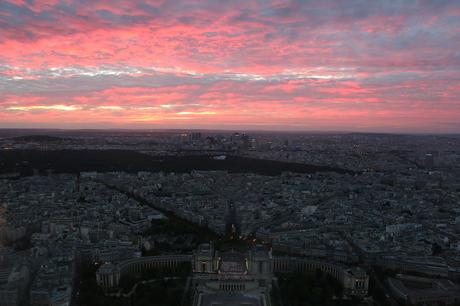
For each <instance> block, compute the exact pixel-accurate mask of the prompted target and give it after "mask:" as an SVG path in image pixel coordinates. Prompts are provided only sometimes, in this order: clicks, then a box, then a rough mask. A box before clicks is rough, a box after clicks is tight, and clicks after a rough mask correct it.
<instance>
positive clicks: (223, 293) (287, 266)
mask: <svg viewBox="0 0 460 306" xmlns="http://www.w3.org/2000/svg"><path fill="white" fill-rule="evenodd" d="M186 263H190V264H191V266H192V272H193V281H192V290H193V305H196V306H207V305H214V304H216V303H220V305H238V304H243V305H248V306H252V305H254V306H270V292H271V289H272V283H273V279H274V278H273V277H274V273H287V272H295V271H299V272H315V271H316V270H320V271H322V272H323V273H326V274H328V275H330V276H332V277H334V278H335V279H337V280H338V281H339V282H340V283H341V284H342V286H343V287H344V292H345V293H346V294H348V295H356V296H365V295H367V291H368V286H369V276H368V274H367V273H366V272H365V271H364V270H362V269H360V268H349V267H346V266H344V265H342V264H337V263H331V262H325V261H320V260H315V259H311V258H298V257H289V256H286V257H273V256H272V254H271V251H268V250H267V249H266V248H265V247H263V246H261V245H258V246H254V247H252V248H251V249H249V250H247V251H245V252H238V251H234V250H231V251H227V252H221V251H219V250H216V249H214V247H213V245H212V244H202V245H200V246H199V247H198V249H197V250H195V251H194V252H193V254H192V255H162V256H149V257H141V258H134V259H129V260H125V261H122V262H120V263H118V264H111V263H106V264H104V265H102V266H101V267H100V268H99V270H98V271H97V273H96V278H97V283H98V285H99V286H101V287H104V288H107V289H109V288H117V287H118V286H119V284H120V279H121V278H122V277H124V276H127V275H129V274H136V273H142V272H143V271H148V270H168V271H171V272H174V271H177V269H178V268H179V267H180V266H181V265H182V264H186Z"/></svg>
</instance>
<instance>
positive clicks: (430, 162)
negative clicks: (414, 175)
mask: <svg viewBox="0 0 460 306" xmlns="http://www.w3.org/2000/svg"><path fill="white" fill-rule="evenodd" d="M424 164H425V168H426V169H433V168H434V156H433V154H431V153H428V154H425V160H424Z"/></svg>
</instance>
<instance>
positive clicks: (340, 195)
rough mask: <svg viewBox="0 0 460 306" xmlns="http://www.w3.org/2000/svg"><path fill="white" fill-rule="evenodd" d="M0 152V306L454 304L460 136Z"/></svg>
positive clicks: (31, 146) (76, 139)
mask: <svg viewBox="0 0 460 306" xmlns="http://www.w3.org/2000/svg"><path fill="white" fill-rule="evenodd" d="M30 133H32V134H30ZM45 133H46V136H44V134H45ZM23 134H26V135H27V136H24V135H23ZM0 146H1V148H2V150H1V151H0V165H1V169H2V173H1V177H0V178H1V184H0V195H1V198H0V201H1V203H2V210H1V211H2V223H1V231H0V233H1V237H0V238H1V241H2V244H3V247H2V249H1V260H2V265H1V271H2V273H1V275H2V278H1V283H0V284H1V287H0V289H1V290H0V300H1V301H2V305H25V303H26V304H30V305H73V304H75V305H215V304H216V303H222V305H406V304H407V305H408V304H411V305H412V304H414V305H415V304H423V305H434V304H436V305H438V304H439V305H441V304H442V305H445V304H446V305H447V304H449V305H450V304H452V305H455V304H456V303H458V301H459V300H460V291H459V287H458V283H457V282H458V280H459V279H460V256H459V255H460V241H459V239H458V235H459V233H460V208H459V207H458V203H459V201H460V181H459V179H458V178H459V177H460V167H459V161H460V136H456V135H436V136H433V135H392V134H360V133H309V134H308V133H279V132H278V133H275V132H273V133H269V132H263V133H262V132H259V133H245V132H218V131H217V132H206V131H191V132H186V131H180V132H178V131H160V132H155V131H136V132H132V131H63V130H54V131H51V130H44V131H40V130H33V131H29V130H25V131H24V130H3V131H2V133H1V139H0ZM76 152H77V154H78V155H79V156H81V159H79V158H78V157H76V156H75V154H76ZM99 155H100V156H102V158H101V157H99ZM37 156H38V157H37ZM47 156H48V157H47ZM107 157H110V158H109V159H107ZM130 159H133V160H130ZM136 161H137V162H136ZM62 163H63V164H62ZM67 163H70V164H69V165H68V166H66V165H67ZM259 163H260V164H259ZM113 165H120V168H119V169H112V168H107V167H112V166H113ZM66 167H67V168H66ZM159 292H161V295H159ZM302 292H305V295H304V294H302Z"/></svg>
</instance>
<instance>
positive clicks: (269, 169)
mask: <svg viewBox="0 0 460 306" xmlns="http://www.w3.org/2000/svg"><path fill="white" fill-rule="evenodd" d="M34 169H36V170H38V171H39V173H46V171H47V170H52V171H53V172H55V173H78V172H81V171H98V172H109V171H125V172H137V171H164V172H177V173H186V172H190V171H192V170H207V171H209V170H227V171H229V172H231V173H258V174H263V175H279V174H281V173H282V172H285V171H290V172H295V173H315V172H325V171H331V172H337V173H350V174H352V173H353V172H352V171H349V170H344V169H340V168H336V167H326V166H314V165H307V164H298V163H288V162H281V161H272V160H263V159H254V158H246V157H240V156H227V158H226V159H225V160H215V159H213V158H212V156H208V155H198V156H163V157H158V156H155V157H153V156H149V155H146V154H142V153H139V152H136V151H130V150H62V151H39V150H3V151H0V173H9V172H20V173H21V174H22V175H30V174H32V173H33V170H34Z"/></svg>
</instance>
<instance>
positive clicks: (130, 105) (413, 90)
mask: <svg viewBox="0 0 460 306" xmlns="http://www.w3.org/2000/svg"><path fill="white" fill-rule="evenodd" d="M459 25H460V4H459V3H455V2H454V1H428V0H426V1H422V0H420V1H373V2H369V1H364V2H363V1H346V2H344V1H332V0H328V1H249V2H248V1H228V2H216V1H145V0H137V1H127V0H118V1H106V0H98V1H87V0H82V1H60V0H42V1H33V0H6V1H3V2H2V3H0V38H2V39H0V48H1V50H2V53H1V54H0V128H62V129H66V128H73V129H101V128H103V129H106V128H110V129H219V130H283V131H290V130H292V131H312V130H314V131H357V132H390V133H458V132H460V123H459V120H458V119H459V118H460V104H459V98H460V72H459V71H460V69H459V68H460V53H459V52H458V50H459V49H460V33H459V31H458V28H459Z"/></svg>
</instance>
